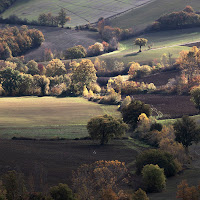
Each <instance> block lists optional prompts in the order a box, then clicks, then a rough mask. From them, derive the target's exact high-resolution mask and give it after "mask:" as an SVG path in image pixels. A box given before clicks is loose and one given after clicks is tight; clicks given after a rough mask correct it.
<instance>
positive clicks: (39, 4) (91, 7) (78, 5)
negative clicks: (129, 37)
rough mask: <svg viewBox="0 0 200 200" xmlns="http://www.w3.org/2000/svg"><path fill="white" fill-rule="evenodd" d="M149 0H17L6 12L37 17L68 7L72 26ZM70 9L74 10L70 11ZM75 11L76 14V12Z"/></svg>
mask: <svg viewBox="0 0 200 200" xmlns="http://www.w3.org/2000/svg"><path fill="white" fill-rule="evenodd" d="M145 1H147V0H143V1H138V0H122V1H116V0H101V1H98V0H93V1H90V0H81V1H79V0H74V1H67V0H42V1H41V0H17V2H16V3H15V4H14V5H13V6H12V7H11V8H9V9H8V10H7V11H6V12H5V13H4V14H3V16H4V17H8V16H9V15H11V14H13V13H14V14H16V15H17V16H19V17H22V18H27V19H30V20H32V19H37V17H38V16H39V14H40V13H44V12H45V13H47V12H51V13H52V14H57V13H58V12H59V10H60V8H61V7H64V8H66V9H68V14H69V15H70V16H71V18H72V20H71V23H69V24H70V25H72V26H75V25H80V24H86V23H88V21H90V22H95V21H97V20H98V19H99V18H100V17H109V16H111V15H115V14H117V13H119V12H123V11H125V10H128V9H130V8H132V7H135V6H136V5H138V4H139V5H140V4H141V3H143V2H145ZM69 11H72V13H71V12H69ZM74 13H75V14H74Z"/></svg>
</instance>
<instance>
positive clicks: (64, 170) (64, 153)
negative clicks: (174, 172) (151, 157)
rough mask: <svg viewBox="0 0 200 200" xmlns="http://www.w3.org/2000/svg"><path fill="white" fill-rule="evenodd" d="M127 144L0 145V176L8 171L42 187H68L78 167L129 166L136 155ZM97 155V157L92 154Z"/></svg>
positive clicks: (75, 142)
mask: <svg viewBox="0 0 200 200" xmlns="http://www.w3.org/2000/svg"><path fill="white" fill-rule="evenodd" d="M125 142H126V141H123V140H121V141H120V140H115V141H111V142H110V144H108V145H105V146H101V145H99V144H97V143H95V142H93V141H90V140H78V141H75V140H66V141H14V140H1V141H0V152H1V154H0V163H1V164H0V175H2V174H3V173H6V172H7V171H8V170H17V171H18V172H23V173H24V174H25V177H26V178H28V177H29V176H31V175H32V176H33V177H34V179H35V183H36V184H37V185H38V186H39V185H40V176H41V178H42V181H43V183H44V184H43V186H44V185H45V184H47V183H48V185H49V186H51V185H55V184H58V183H68V184H69V185H71V182H70V180H71V175H72V170H76V168H77V167H79V166H80V165H81V164H85V163H86V164H89V163H93V162H95V161H97V160H119V161H123V162H125V163H126V165H128V164H129V163H131V162H132V161H133V160H134V159H135V157H136V155H137V152H138V151H139V147H138V149H137V150H134V149H131V148H128V147H127V146H126V144H125ZM94 151H96V154H94V153H93V152H94ZM40 189H42V188H40Z"/></svg>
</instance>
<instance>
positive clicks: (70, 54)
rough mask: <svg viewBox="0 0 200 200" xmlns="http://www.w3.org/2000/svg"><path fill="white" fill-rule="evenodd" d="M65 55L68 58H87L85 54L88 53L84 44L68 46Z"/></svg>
mask: <svg viewBox="0 0 200 200" xmlns="http://www.w3.org/2000/svg"><path fill="white" fill-rule="evenodd" d="M64 55H65V58H66V59H77V58H85V56H86V55H87V51H86V49H85V48H84V47H83V46H82V45H78V46H74V47H71V48H68V49H67V50H66V51H65V53H64Z"/></svg>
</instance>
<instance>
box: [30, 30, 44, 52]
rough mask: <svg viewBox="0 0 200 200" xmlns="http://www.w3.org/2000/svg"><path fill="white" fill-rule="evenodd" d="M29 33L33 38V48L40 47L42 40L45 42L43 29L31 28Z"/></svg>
mask: <svg viewBox="0 0 200 200" xmlns="http://www.w3.org/2000/svg"><path fill="white" fill-rule="evenodd" d="M27 35H28V36H29V37H30V38H31V40H32V46H31V47H33V48H35V47H39V46H40V45H41V44H42V42H44V35H43V33H42V32H41V31H39V30H37V29H29V30H28V31H27Z"/></svg>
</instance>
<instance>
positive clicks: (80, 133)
mask: <svg viewBox="0 0 200 200" xmlns="http://www.w3.org/2000/svg"><path fill="white" fill-rule="evenodd" d="M0 110H1V113H0V138H6V139H7V138H12V137H13V136H16V137H31V138H54V137H62V138H68V139H73V138H78V137H84V136H87V135H88V133H87V129H86V124H87V122H88V120H89V119H90V118H91V117H94V116H97V115H103V114H111V115H113V116H116V117H120V113H119V112H118V111H117V106H105V105H100V104H96V103H92V102H89V101H87V100H86V99H83V98H55V97H41V98H38V97H19V98H14V97H13V98H0Z"/></svg>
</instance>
